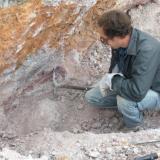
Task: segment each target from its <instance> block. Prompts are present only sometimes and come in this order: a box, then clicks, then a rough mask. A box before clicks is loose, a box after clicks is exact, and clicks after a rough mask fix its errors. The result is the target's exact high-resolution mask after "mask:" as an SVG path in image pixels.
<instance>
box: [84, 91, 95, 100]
mask: <svg viewBox="0 0 160 160" xmlns="http://www.w3.org/2000/svg"><path fill="white" fill-rule="evenodd" d="M85 100H86V101H87V102H91V101H92V100H93V95H92V93H91V92H90V91H87V92H86V94H85Z"/></svg>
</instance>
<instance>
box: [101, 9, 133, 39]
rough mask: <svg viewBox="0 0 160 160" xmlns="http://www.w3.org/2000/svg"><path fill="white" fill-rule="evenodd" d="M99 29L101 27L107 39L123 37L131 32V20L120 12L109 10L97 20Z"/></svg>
mask: <svg viewBox="0 0 160 160" xmlns="http://www.w3.org/2000/svg"><path fill="white" fill-rule="evenodd" d="M98 25H99V27H102V28H103V30H104V33H105V34H106V35H107V36H108V37H109V38H113V37H115V36H120V37H124V36H126V35H128V34H129V33H130V32H131V30H132V25H131V19H130V17H129V15H127V14H126V13H124V12H122V11H120V10H111V11H109V12H106V13H104V14H103V15H102V16H101V17H100V18H99V20H98Z"/></svg>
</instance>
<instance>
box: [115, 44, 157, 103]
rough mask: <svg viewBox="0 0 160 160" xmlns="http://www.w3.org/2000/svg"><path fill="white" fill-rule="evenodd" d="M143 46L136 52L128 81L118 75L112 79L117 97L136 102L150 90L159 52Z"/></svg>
mask: <svg viewBox="0 0 160 160" xmlns="http://www.w3.org/2000/svg"><path fill="white" fill-rule="evenodd" d="M145 46H146V47H143V48H141V49H139V50H138V53H137V56H136V58H135V61H134V63H133V66H132V75H131V78H130V79H126V78H125V77H122V76H120V75H115V76H114V77H113V78H112V89H113V90H114V91H116V92H117V94H118V95H120V96H122V97H124V98H127V99H129V100H133V101H136V102H139V101H141V100H142V99H143V98H144V97H145V95H146V93H147V91H148V90H149V89H150V87H151V85H152V81H153V79H154V76H155V74H156V70H157V67H158V63H159V52H160V51H158V50H156V49H155V48H153V47H154V46H153V47H152V46H147V45H145Z"/></svg>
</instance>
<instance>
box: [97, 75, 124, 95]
mask: <svg viewBox="0 0 160 160" xmlns="http://www.w3.org/2000/svg"><path fill="white" fill-rule="evenodd" d="M115 75H121V76H123V74H122V73H107V74H105V75H104V76H103V78H102V79H101V80H100V82H99V88H100V92H101V94H102V96H103V97H105V96H106V95H107V90H112V78H113V76H115Z"/></svg>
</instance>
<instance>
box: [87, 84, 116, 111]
mask: <svg viewBox="0 0 160 160" xmlns="http://www.w3.org/2000/svg"><path fill="white" fill-rule="evenodd" d="M116 96H117V94H116V93H115V92H113V91H108V94H107V96H105V97H103V96H102V94H101V93H100V90H99V87H95V88H92V89H90V90H89V91H87V92H86V94H85V98H86V100H87V102H88V103H89V104H91V105H92V106H96V107H101V108H113V109H117V99H116Z"/></svg>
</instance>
